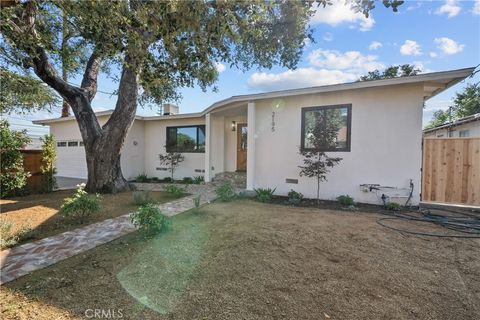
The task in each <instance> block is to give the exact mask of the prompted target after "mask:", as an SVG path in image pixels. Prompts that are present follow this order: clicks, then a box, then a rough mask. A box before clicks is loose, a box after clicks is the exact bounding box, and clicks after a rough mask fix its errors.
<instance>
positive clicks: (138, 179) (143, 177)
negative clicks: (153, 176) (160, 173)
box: [135, 173, 150, 182]
mask: <svg viewBox="0 0 480 320" xmlns="http://www.w3.org/2000/svg"><path fill="white" fill-rule="evenodd" d="M148 181H150V179H148V177H147V175H146V174H145V173H142V174H139V175H138V176H137V177H136V178H135V182H148Z"/></svg>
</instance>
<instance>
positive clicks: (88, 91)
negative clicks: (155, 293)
mask: <svg viewBox="0 0 480 320" xmlns="http://www.w3.org/2000/svg"><path fill="white" fill-rule="evenodd" d="M330 2H331V1H329V0H320V1H317V2H313V1H290V0H279V1H260V0H257V1H255V0H249V1H245V0H243V1H238V2H234V1H206V0H204V1H183V0H179V1H142V0H129V1H127V0H124V1H122V0H118V1H94V0H92V1H71V0H55V1H41V0H30V1H28V0H27V1H14V0H13V1H2V10H1V12H0V18H1V20H0V28H1V34H2V38H1V39H0V58H1V62H2V65H8V68H10V69H11V68H17V69H19V70H33V71H34V73H35V74H36V76H37V77H38V78H39V79H40V80H41V81H43V82H44V83H46V84H48V85H49V86H50V87H51V88H53V89H54V90H55V91H56V92H58V93H59V95H60V96H61V97H62V98H63V99H65V101H66V102H67V103H68V104H69V105H70V106H71V108H72V110H73V113H74V115H75V117H76V119H77V122H78V126H79V128H80V132H81V134H82V139H83V141H84V145H85V152H86V158H87V167H88V182H87V190H88V191H100V192H116V191H121V190H125V189H128V183H127V182H126V180H125V179H124V177H123V175H122V171H121V168H120V151H121V148H122V145H123V143H124V140H125V137H126V135H127V133H128V131H129V129H130V127H131V125H132V123H133V120H134V117H135V113H136V109H137V103H138V102H153V103H162V102H165V101H169V100H170V101H171V100H175V99H177V98H179V95H178V93H177V91H176V89H177V88H181V87H192V86H194V85H198V86H199V87H201V88H202V89H204V90H205V89H206V88H207V87H208V86H210V85H212V84H214V82H215V80H216V79H217V76H218V73H217V71H216V68H215V64H216V63H217V62H223V63H226V64H229V65H230V66H234V67H237V68H239V69H241V70H246V69H249V68H251V67H252V66H259V67H263V68H270V67H272V66H273V65H280V66H283V67H287V68H295V66H296V64H297V62H298V60H299V59H300V56H301V53H302V48H303V43H304V40H305V38H307V37H311V32H310V29H309V27H308V20H309V17H310V16H311V14H312V10H311V9H312V6H317V5H323V6H326V5H329V4H330ZM346 2H347V3H349V4H350V5H351V6H352V7H353V8H354V9H355V10H357V11H359V12H363V14H365V15H368V13H369V11H370V10H371V9H373V7H374V1H373V0H351V1H346ZM382 2H383V4H384V5H385V6H386V7H392V8H393V10H394V11H396V8H397V6H398V5H400V4H401V3H402V2H403V1H398V0H384V1H382ZM3 3H5V4H3ZM320 10H321V9H320ZM65 22H66V23H68V29H69V31H70V32H69V37H68V45H65V44H66V43H65V39H64V37H63V30H64V27H65ZM62 39H63V40H64V41H63V46H62ZM78 46H82V47H83V48H84V50H85V51H86V53H87V54H86V55H85V56H86V57H87V59H84V61H82V60H83V59H82V57H83V55H81V54H78V55H77V56H75V52H76V51H75V50H71V48H78ZM65 50H70V51H69V52H68V54H67V53H66V52H65ZM62 57H63V59H65V57H69V58H70V59H71V60H72V61H75V65H76V63H77V62H78V63H79V64H80V65H81V67H78V68H75V69H76V71H78V73H80V74H81V75H82V78H83V79H82V81H81V84H80V86H75V85H72V84H70V83H68V82H67V81H65V80H64V79H63V78H62V76H61V75H59V73H58V71H57V70H61V61H62ZM105 66H111V67H112V68H118V69H119V70H121V76H120V78H119V80H118V90H117V94H118V100H117V103H116V106H115V110H114V111H113V113H112V115H111V116H110V118H109V120H108V121H107V122H106V123H105V124H104V125H103V126H100V124H99V122H98V121H97V118H96V116H95V113H94V112H93V110H92V107H91V102H92V99H93V98H94V97H95V94H96V91H97V79H98V75H99V72H100V70H101V68H103V67H105Z"/></svg>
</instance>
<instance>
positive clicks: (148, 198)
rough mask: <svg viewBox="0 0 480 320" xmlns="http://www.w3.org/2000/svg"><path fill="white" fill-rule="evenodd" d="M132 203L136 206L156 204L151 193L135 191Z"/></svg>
mask: <svg viewBox="0 0 480 320" xmlns="http://www.w3.org/2000/svg"><path fill="white" fill-rule="evenodd" d="M132 202H133V204H134V205H136V206H143V205H145V204H147V203H155V202H156V201H155V199H153V198H152V194H151V193H150V191H134V192H133V194H132Z"/></svg>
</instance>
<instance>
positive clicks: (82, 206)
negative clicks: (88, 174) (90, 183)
mask: <svg viewBox="0 0 480 320" xmlns="http://www.w3.org/2000/svg"><path fill="white" fill-rule="evenodd" d="M99 210H100V195H99V194H88V193H87V192H86V191H85V184H84V183H82V184H81V185H78V188H77V190H76V191H75V193H74V194H73V197H71V198H65V200H64V201H63V205H62V206H61V208H60V213H61V214H63V215H65V216H67V217H69V216H71V217H74V218H78V220H79V222H80V223H81V222H83V221H85V219H86V218H88V217H90V216H91V215H92V214H93V213H96V212H98V211H99Z"/></svg>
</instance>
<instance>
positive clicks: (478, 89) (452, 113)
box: [425, 83, 480, 129]
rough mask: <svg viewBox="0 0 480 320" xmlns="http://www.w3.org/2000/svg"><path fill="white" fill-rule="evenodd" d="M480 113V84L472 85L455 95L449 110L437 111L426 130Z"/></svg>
mask: <svg viewBox="0 0 480 320" xmlns="http://www.w3.org/2000/svg"><path fill="white" fill-rule="evenodd" d="M477 113H480V84H479V83H470V84H468V85H467V86H466V87H465V88H464V89H463V90H462V91H461V92H457V93H456V94H455V99H454V100H453V105H452V106H451V107H449V108H448V109H447V110H437V111H435V112H434V113H433V116H432V120H430V122H429V123H428V124H427V125H426V126H425V129H430V128H435V127H438V126H441V125H443V124H446V123H448V122H451V121H454V120H458V119H461V118H465V117H468V116H471V115H473V114H477Z"/></svg>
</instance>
